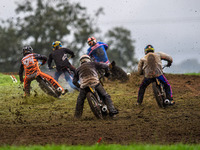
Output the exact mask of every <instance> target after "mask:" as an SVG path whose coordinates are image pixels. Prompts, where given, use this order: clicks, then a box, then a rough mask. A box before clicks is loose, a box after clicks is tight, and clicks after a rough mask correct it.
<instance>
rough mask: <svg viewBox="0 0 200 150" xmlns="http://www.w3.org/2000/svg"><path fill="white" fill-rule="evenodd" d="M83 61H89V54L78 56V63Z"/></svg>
mask: <svg viewBox="0 0 200 150" xmlns="http://www.w3.org/2000/svg"><path fill="white" fill-rule="evenodd" d="M84 62H91V59H90V56H88V55H82V56H81V58H80V63H81V64H82V63H84Z"/></svg>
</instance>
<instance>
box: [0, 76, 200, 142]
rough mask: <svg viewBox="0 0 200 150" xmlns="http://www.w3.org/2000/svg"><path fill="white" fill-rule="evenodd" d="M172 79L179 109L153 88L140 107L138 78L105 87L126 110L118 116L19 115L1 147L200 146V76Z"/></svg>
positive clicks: (0, 137) (5, 125) (2, 125)
mask: <svg viewBox="0 0 200 150" xmlns="http://www.w3.org/2000/svg"><path fill="white" fill-rule="evenodd" d="M166 77H167V79H168V80H169V82H170V84H171V86H172V89H173V96H174V100H175V102H176V104H175V106H172V107H168V108H166V109H161V108H159V107H158V106H157V104H156V101H155V99H154V97H153V94H152V89H151V86H149V87H148V88H147V90H146V93H145V97H144V101H143V104H142V106H136V105H135V103H136V99H137V92H138V86H139V84H140V82H141V80H142V77H140V76H138V75H136V74H132V75H131V78H130V81H129V82H127V83H118V82H117V83H116V82H107V83H105V88H106V89H107V92H108V93H109V92H110V95H111V97H112V99H113V102H114V103H115V105H116V107H117V108H118V109H119V112H120V113H119V114H118V116H117V117H116V118H114V119H111V118H108V119H106V120H97V119H96V118H95V117H94V115H93V114H91V113H85V112H87V111H86V110H85V111H84V115H83V117H82V119H81V120H76V119H74V118H73V113H71V114H67V113H68V112H66V114H67V115H65V114H59V115H58V114H57V115H55V114H51V115H49V116H45V115H44V116H42V114H41V117H38V118H37V117H35V116H33V113H30V115H29V116H28V117H23V113H22V112H21V113H20V111H19V112H16V114H15V118H14V121H13V118H12V121H11V120H7V121H5V122H3V121H2V120H3V119H2V118H1V119H0V145H8V144H9V145H30V144H31V145H32V144H41V145H45V144H67V145H80V144H84V145H85V144H86V145H91V144H96V142H97V141H98V139H99V138H100V137H102V141H101V143H105V144H111V143H112V144H113V143H117V144H131V143H144V144H146V143H153V144H175V143H189V144H195V143H198V144H199V143H200V76H187V75H171V74H167V75H166ZM110 87H115V88H116V89H113V90H114V91H115V92H114V91H109V88H110ZM119 88H120V89H119ZM120 92H121V93H120ZM74 103H75V101H74ZM85 105H86V104H85ZM47 109H48V108H47ZM72 109H73V108H72ZM43 111H46V109H44V110H43ZM72 112H73V111H72ZM57 113H59V108H57ZM1 116H2V115H0V117H1ZM52 118H53V119H52Z"/></svg>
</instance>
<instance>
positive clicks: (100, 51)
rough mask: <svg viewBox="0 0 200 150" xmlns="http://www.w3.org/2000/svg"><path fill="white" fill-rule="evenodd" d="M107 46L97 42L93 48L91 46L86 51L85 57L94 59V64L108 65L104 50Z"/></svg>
mask: <svg viewBox="0 0 200 150" xmlns="http://www.w3.org/2000/svg"><path fill="white" fill-rule="evenodd" d="M107 48H108V45H107V44H105V43H103V42H97V43H96V44H95V45H94V46H91V47H90V48H89V49H88V50H87V55H89V56H90V57H92V58H94V59H95V61H96V62H101V63H106V64H109V63H110V62H109V60H108V56H107V53H106V50H107Z"/></svg>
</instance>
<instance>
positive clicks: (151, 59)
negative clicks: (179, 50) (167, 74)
mask: <svg viewBox="0 0 200 150" xmlns="http://www.w3.org/2000/svg"><path fill="white" fill-rule="evenodd" d="M161 60H167V61H172V58H171V56H169V55H167V54H165V53H162V52H158V53H148V54H147V55H145V56H144V57H143V58H141V60H140V62H139V64H138V71H139V72H141V71H142V70H143V71H144V76H145V77H146V78H154V77H158V76H160V75H162V74H163V70H162V61H161Z"/></svg>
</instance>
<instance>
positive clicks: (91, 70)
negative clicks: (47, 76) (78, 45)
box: [73, 55, 118, 118]
mask: <svg viewBox="0 0 200 150" xmlns="http://www.w3.org/2000/svg"><path fill="white" fill-rule="evenodd" d="M80 64H81V65H80V67H78V68H77V70H76V74H75V76H74V79H73V83H74V85H76V86H77V87H80V93H79V95H78V98H77V103H76V110H75V118H80V117H81V116H82V113H83V106H84V100H85V98H86V94H87V90H86V88H87V87H88V86H92V87H95V89H96V90H97V92H98V93H99V94H100V95H101V96H102V97H103V101H104V102H105V104H106V105H107V107H108V110H109V115H110V116H111V117H113V116H114V115H116V114H118V111H117V110H116V109H115V107H114V106H113V102H112V100H111V97H110V95H109V94H108V93H107V92H106V91H105V89H104V88H103V86H102V85H101V84H100V81H99V78H98V74H97V70H98V69H105V71H106V73H107V71H108V65H106V64H104V63H98V62H91V58H90V57H89V56H88V55H82V56H81V57H80ZM105 76H106V75H105ZM78 81H80V84H79V83H78Z"/></svg>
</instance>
